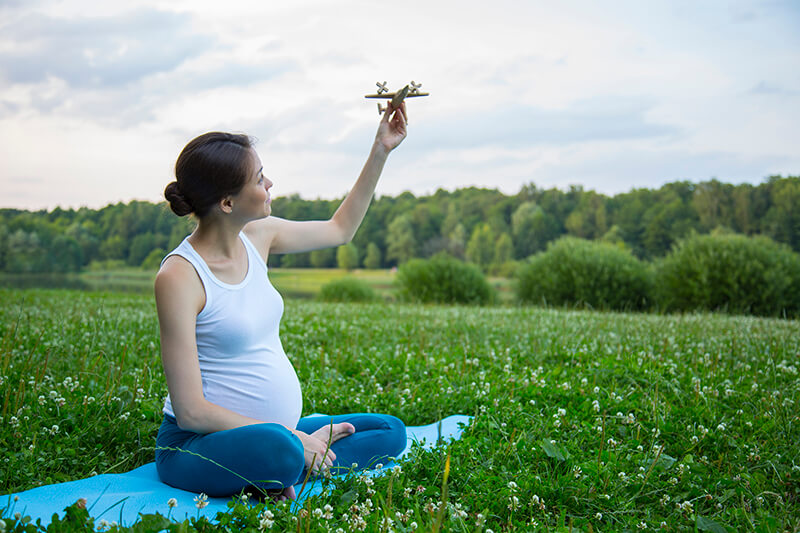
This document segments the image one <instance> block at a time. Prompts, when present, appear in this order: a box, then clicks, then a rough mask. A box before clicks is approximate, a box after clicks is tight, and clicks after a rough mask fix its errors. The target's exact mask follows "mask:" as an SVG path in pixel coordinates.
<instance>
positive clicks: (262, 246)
mask: <svg viewBox="0 0 800 533" xmlns="http://www.w3.org/2000/svg"><path fill="white" fill-rule="evenodd" d="M280 220H281V219H278V218H276V217H273V216H268V217H266V218H260V219H258V220H253V221H251V222H248V223H247V225H245V227H244V228H243V229H242V233H244V234H245V236H246V237H247V238H248V240H249V241H250V242H251V243H253V246H255V248H256V250H258V253H259V254H260V255H261V258H262V259H264V260H265V261H266V258H267V256H268V255H269V249H270V246H271V244H272V239H273V238H274V237H275V233H276V232H277V231H278V228H279V221H280Z"/></svg>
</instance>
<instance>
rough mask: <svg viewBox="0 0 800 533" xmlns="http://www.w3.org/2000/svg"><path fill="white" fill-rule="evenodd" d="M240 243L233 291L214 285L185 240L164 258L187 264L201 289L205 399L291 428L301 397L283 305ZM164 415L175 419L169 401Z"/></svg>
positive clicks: (254, 256) (253, 253)
mask: <svg viewBox="0 0 800 533" xmlns="http://www.w3.org/2000/svg"><path fill="white" fill-rule="evenodd" d="M239 237H240V238H241V240H242V242H243V243H244V247H245V249H246V250H247V261H248V265H247V274H246V275H245V278H244V280H242V281H241V283H237V284H235V285H231V284H229V283H225V282H223V281H220V280H219V279H217V277H216V276H215V275H214V274H213V273H212V272H211V269H210V268H208V265H207V264H206V262H205V261H204V260H203V258H202V257H200V254H198V253H197V252H196V251H195V250H194V248H192V245H191V244H190V243H189V241H188V237H187V239H184V240H183V242H181V244H180V245H179V246H178V247H177V248H175V250H173V251H172V252H170V253H169V254H168V255H167V257H169V256H170V255H179V256H181V257H183V258H184V259H186V260H187V261H189V263H191V264H192V266H194V269H195V270H196V271H197V274H198V276H200V280H201V281H202V282H203V287H204V289H205V293H206V304H205V306H204V307H203V309H202V310H201V311H200V313H199V314H198V315H197V326H196V330H195V331H196V339H197V355H198V359H199V361H200V375H201V377H202V380H203V395H204V396H205V399H206V400H207V401H209V402H211V403H213V404H216V405H219V406H221V407H225V408H226V409H230V410H231V411H234V412H236V413H239V414H241V415H244V416H249V417H251V418H255V419H256V420H261V421H264V422H276V423H278V424H283V425H284V426H287V427H289V428H295V427H296V426H297V421H298V420H299V419H300V414H301V412H302V410H303V396H302V393H301V391H300V382H299V380H298V379H297V374H296V373H295V370H294V367H293V366H292V363H291V362H290V361H289V359H288V358H287V357H286V353H285V352H284V351H283V346H282V345H281V340H280V338H279V337H278V327H279V325H280V321H281V315H283V299H282V298H281V295H280V294H279V293H278V291H276V290H275V287H273V286H272V284H271V283H270V282H269V278H268V277H267V265H266V264H265V263H264V260H263V259H262V258H261V256H260V255H259V254H258V251H257V250H256V249H255V247H254V246H253V244H252V243H251V242H250V241H249V240H248V238H247V237H246V236H245V235H244V233H240V234H239ZM164 260H166V257H165V258H164ZM162 264H163V262H162ZM164 413H166V414H168V415H170V416H175V415H174V413H173V410H172V403H171V401H170V397H169V395H167V399H166V402H164Z"/></svg>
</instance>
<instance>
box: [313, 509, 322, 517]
mask: <svg viewBox="0 0 800 533" xmlns="http://www.w3.org/2000/svg"><path fill="white" fill-rule="evenodd" d="M311 514H313V515H314V518H322V509H320V508H319V507H317V508H316V509H314V512H312V513H311Z"/></svg>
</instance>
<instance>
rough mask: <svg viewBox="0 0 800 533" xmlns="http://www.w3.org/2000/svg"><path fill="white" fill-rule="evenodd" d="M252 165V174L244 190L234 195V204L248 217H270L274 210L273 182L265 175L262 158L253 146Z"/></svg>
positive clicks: (251, 151)
mask: <svg viewBox="0 0 800 533" xmlns="http://www.w3.org/2000/svg"><path fill="white" fill-rule="evenodd" d="M250 156H251V158H252V165H251V167H250V168H251V171H250V176H249V177H248V179H247V183H245V184H244V187H242V190H241V191H239V192H238V193H237V194H235V195H234V196H233V198H234V205H235V206H237V207H238V208H239V209H240V210H241V212H242V213H246V216H247V218H252V219H258V218H264V217H268V216H269V215H270V213H271V212H272V208H271V205H270V204H271V203H272V199H271V198H270V194H269V189H270V187H272V182H271V181H270V180H269V179H267V178H266V177H265V176H264V167H263V165H262V164H261V158H259V157H258V154H257V153H256V151H255V150H253V149H252V148H251V149H250Z"/></svg>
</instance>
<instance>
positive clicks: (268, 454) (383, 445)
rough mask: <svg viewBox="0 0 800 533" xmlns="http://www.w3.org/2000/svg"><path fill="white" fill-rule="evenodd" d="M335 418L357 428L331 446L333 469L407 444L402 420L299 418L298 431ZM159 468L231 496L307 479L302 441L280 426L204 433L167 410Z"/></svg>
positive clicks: (189, 486)
mask: <svg viewBox="0 0 800 533" xmlns="http://www.w3.org/2000/svg"><path fill="white" fill-rule="evenodd" d="M331 422H333V423H334V424H338V423H340V422H350V423H351V424H353V426H354V427H355V428H356V431H355V433H353V434H352V435H348V436H347V437H344V438H342V439H340V440H338V441H337V442H335V443H333V444H332V445H331V450H333V452H334V453H335V454H336V460H335V461H334V462H333V467H332V468H331V473H336V470H337V469H339V470H340V471H346V470H350V468H351V467H352V465H353V463H356V464H357V465H358V468H367V467H371V466H374V465H375V463H379V462H386V461H387V460H388V459H389V458H390V457H396V456H397V455H399V454H400V452H402V451H403V450H404V449H405V447H406V427H405V425H404V424H403V422H401V421H400V420H399V419H398V418H396V417H393V416H390V415H380V414H367V413H363V414H362V413H359V414H350V415H338V416H313V417H304V418H301V419H300V421H299V422H298V423H297V429H298V430H299V431H303V432H304V433H313V432H314V431H316V430H318V429H319V428H321V427H322V426H327V425H330V424H331ZM156 468H157V469H158V476H159V477H160V478H161V481H163V482H164V483H166V484H167V485H171V486H173V487H176V488H179V489H183V490H187V491H190V492H205V493H206V494H208V495H209V496H212V497H214V496H230V495H231V494H238V493H239V492H240V491H241V490H242V489H244V488H246V487H249V486H251V485H252V486H255V487H258V488H261V489H265V490H272V489H281V488H284V487H288V486H289V485H294V484H295V483H297V482H298V481H300V480H302V479H304V477H305V474H306V471H305V459H304V456H303V445H302V444H301V442H300V439H299V438H297V437H296V436H295V435H294V434H292V433H291V432H290V431H289V430H288V429H286V428H285V427H284V426H282V425H280V424H269V423H265V424H255V425H251V426H242V427H239V428H235V429H229V430H225V431H217V432H215V433H208V434H205V435H202V434H199V433H194V432H192V431H184V430H182V429H181V428H179V427H178V424H177V423H176V421H175V418H173V417H171V416H169V415H167V414H165V415H164V421H163V422H162V423H161V427H160V428H159V430H158V437H157V438H156Z"/></svg>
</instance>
